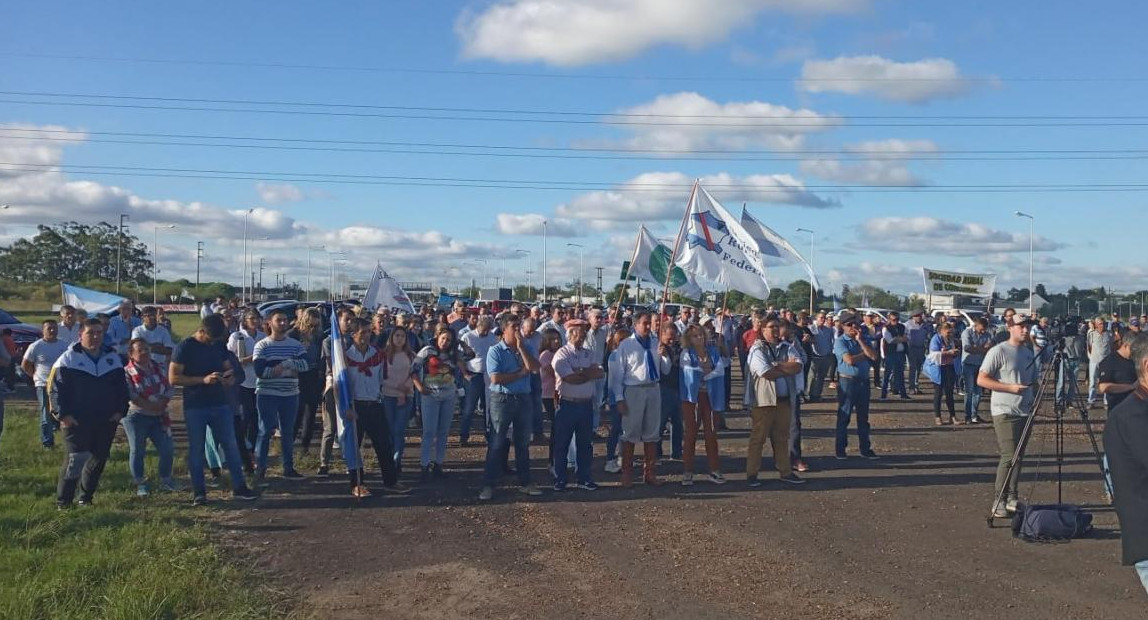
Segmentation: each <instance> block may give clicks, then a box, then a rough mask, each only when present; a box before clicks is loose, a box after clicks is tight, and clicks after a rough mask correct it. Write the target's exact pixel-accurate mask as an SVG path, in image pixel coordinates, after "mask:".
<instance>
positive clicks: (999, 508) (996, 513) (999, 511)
mask: <svg viewBox="0 0 1148 620" xmlns="http://www.w3.org/2000/svg"><path fill="white" fill-rule="evenodd" d="M993 518H996V519H1007V518H1008V507H1007V506H1006V504H1005V503H1004V502H997V504H996V505H995V506H993Z"/></svg>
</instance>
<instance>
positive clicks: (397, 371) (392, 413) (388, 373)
mask: <svg viewBox="0 0 1148 620" xmlns="http://www.w3.org/2000/svg"><path fill="white" fill-rule="evenodd" d="M414 361H415V353H414V351H412V350H411V345H410V342H409V340H408V338H407V330H405V329H403V328H402V327H397V328H395V329H392V330H391V333H390V337H388V338H387V344H386V346H385V347H384V348H383V411H384V413H385V414H386V417H387V427H388V428H389V429H390V431H391V446H392V447H394V450H395V455H394V457H395V469H397V470H398V471H399V472H400V473H401V472H402V470H403V451H404V449H405V448H406V439H407V424H408V423H409V422H410V420H411V413H412V412H413V411H414V409H415V399H414V393H415V384H414V380H413V379H412V378H411V377H412V375H413V374H414V370H413V366H414Z"/></svg>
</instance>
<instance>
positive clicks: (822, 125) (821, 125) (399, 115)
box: [0, 99, 1148, 129]
mask: <svg viewBox="0 0 1148 620" xmlns="http://www.w3.org/2000/svg"><path fill="white" fill-rule="evenodd" d="M0 103H12V104H23V105H43V106H66V107H83V108H110V109H130V110H164V111H178V112H227V113H244V114H277V115H294V116H330V117H346V118H391V119H408V120H434V121H465V122H495V123H543V124H566V125H622V126H648V127H714V128H719V129H722V128H725V129H729V128H754V127H756V128H763V129H765V128H769V129H792V128H817V129H830V128H833V127H835V126H836V125H835V122H834V121H837V120H839V119H840V117H822V118H823V122H796V121H794V120H791V119H786V120H783V121H779V122H773V123H727V122H721V123H694V122H665V121H663V122H657V121H655V122H643V121H630V120H593V119H576V118H533V117H527V118H518V117H513V116H506V117H499V116H458V115H446V114H434V113H425V114H418V113H404V112H337V111H332V110H280V109H273V108H239V107H232V108H226V107H215V106H199V105H148V104H128V103H100V102H93V101H37V100H23V99H0ZM285 105H286V104H285ZM296 105H298V104H296ZM312 105H316V106H318V105H325V104H312ZM890 118H892V117H890ZM904 118H906V119H908V120H913V118H912V117H904ZM953 118H955V119H957V120H958V121H959V120H960V119H959V117H953ZM1130 118H1139V119H1140V120H1138V121H1133V120H1119V119H1117V120H1105V119H1103V118H1102V117H1096V120H1094V121H1088V122H1081V121H1071V120H1069V121H1055V120H1053V121H1042V120H1031V121H1024V122H976V123H974V122H948V123H940V122H932V123H928V122H896V123H849V125H848V126H849V127H962V128H974V127H986V128H996V127H1041V128H1051V127H1141V126H1146V125H1148V117H1130Z"/></svg>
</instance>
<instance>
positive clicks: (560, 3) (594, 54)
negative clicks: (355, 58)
mask: <svg viewBox="0 0 1148 620" xmlns="http://www.w3.org/2000/svg"><path fill="white" fill-rule="evenodd" d="M867 4H868V2H867V0H803V1H802V2H792V1H791V0H722V1H721V2H712V1H708V0H501V1H499V2H496V3H494V4H493V5H492V6H490V7H489V8H486V9H485V10H483V11H481V12H464V13H463V14H462V15H460V16H459V19H458V21H457V22H456V24H455V32H456V33H457V34H458V37H459V39H461V41H462V47H463V51H462V53H463V56H464V57H466V58H486V59H491V60H496V61H499V62H544V63H547V64H551V65H559V66H577V65H586V64H592V63H600V62H611V61H619V60H625V59H627V58H631V57H633V56H636V55H638V54H640V53H642V52H643V51H645V50H647V49H649V48H652V47H655V46H658V45H680V46H684V47H687V48H689V49H700V48H702V47H705V46H706V45H709V44H712V43H717V42H720V41H724V40H725V39H726V38H727V37H728V36H729V34H730V32H732V31H733V30H734V29H735V28H738V27H743V26H746V25H748V24H749V23H750V22H751V20H752V18H753V17H754V16H755V15H756V14H757V13H760V12H762V11H767V10H776V11H784V12H788V13H799V14H827V13H844V12H850V11H855V10H857V9H859V8H861V7H863V6H866V5H867Z"/></svg>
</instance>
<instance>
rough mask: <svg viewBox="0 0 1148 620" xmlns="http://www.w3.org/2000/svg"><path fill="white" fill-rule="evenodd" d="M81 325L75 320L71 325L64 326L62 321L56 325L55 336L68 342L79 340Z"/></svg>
mask: <svg viewBox="0 0 1148 620" xmlns="http://www.w3.org/2000/svg"><path fill="white" fill-rule="evenodd" d="M81 327H82V325H80V322H79V321H76V322H75V323H74V324H73V325H72V326H71V327H65V326H64V324H63V323H59V324H57V325H56V330H57V331H56V333H57V338H59V339H60V340H63V341H64V342H66V343H68V344H72V343H76V342H79V341H80V328H81Z"/></svg>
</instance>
